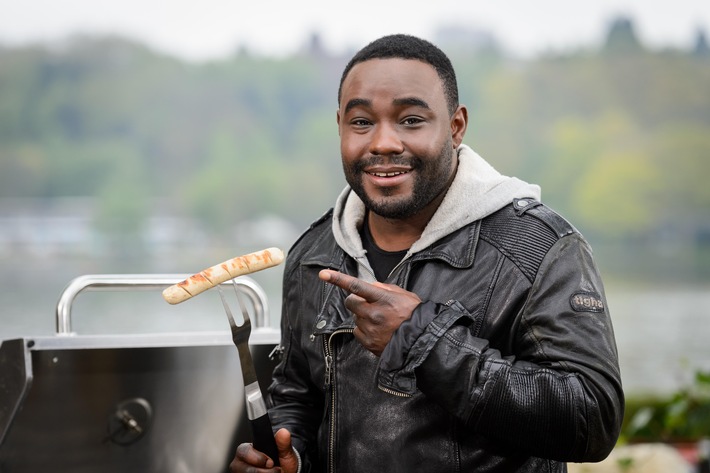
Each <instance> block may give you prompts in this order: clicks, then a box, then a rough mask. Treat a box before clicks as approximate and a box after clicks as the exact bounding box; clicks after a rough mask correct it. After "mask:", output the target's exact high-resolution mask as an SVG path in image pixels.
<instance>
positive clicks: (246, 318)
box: [232, 279, 251, 328]
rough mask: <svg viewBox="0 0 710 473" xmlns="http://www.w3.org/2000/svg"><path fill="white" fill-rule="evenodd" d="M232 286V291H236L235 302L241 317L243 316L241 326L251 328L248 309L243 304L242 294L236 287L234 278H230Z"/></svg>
mask: <svg viewBox="0 0 710 473" xmlns="http://www.w3.org/2000/svg"><path fill="white" fill-rule="evenodd" d="M232 287H233V288H234V292H236V293H237V303H238V305H239V308H240V309H241V311H242V317H243V318H244V322H243V324H242V325H241V327H250V328H251V321H250V320H249V311H248V310H247V306H246V305H245V304H244V297H243V296H242V291H240V290H239V288H238V287H237V280H236V279H232Z"/></svg>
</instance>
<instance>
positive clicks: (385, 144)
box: [370, 123, 404, 155]
mask: <svg viewBox="0 0 710 473" xmlns="http://www.w3.org/2000/svg"><path fill="white" fill-rule="evenodd" d="M370 153H372V154H373V155H388V154H402V153H404V144H403V143H402V140H401V139H400V137H399V133H397V128H396V125H391V124H389V123H378V124H377V126H376V127H375V129H374V133H373V134H372V140H371V141H370Z"/></svg>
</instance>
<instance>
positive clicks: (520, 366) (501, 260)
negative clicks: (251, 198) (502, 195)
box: [270, 200, 623, 473]
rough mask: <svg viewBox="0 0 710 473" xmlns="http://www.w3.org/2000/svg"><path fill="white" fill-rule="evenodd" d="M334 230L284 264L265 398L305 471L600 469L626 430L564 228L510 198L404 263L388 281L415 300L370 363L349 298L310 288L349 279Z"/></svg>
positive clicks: (585, 282) (606, 349) (553, 217)
mask: <svg viewBox="0 0 710 473" xmlns="http://www.w3.org/2000/svg"><path fill="white" fill-rule="evenodd" d="M521 202H522V203H521ZM523 204H526V205H523ZM330 217H331V216H330V213H329V214H326V215H325V216H324V217H323V218H322V219H321V220H320V221H318V222H316V223H315V224H313V226H312V227H311V228H310V229H309V230H308V231H307V232H306V233H305V234H304V235H303V236H302V237H301V239H300V240H299V241H298V242H297V243H296V244H295V245H294V247H293V248H292V249H291V250H290V252H289V255H288V258H287V263H286V268H285V273H284V293H283V316H282V325H281V327H282V347H283V350H284V351H283V359H282V361H281V363H280V364H279V366H278V367H277V368H276V370H275V372H274V382H273V383H272V385H271V387H270V397H271V400H272V402H273V406H272V408H271V409H270V415H271V418H272V422H273V423H274V427H275V428H278V427H286V428H288V429H289V430H290V431H291V432H292V435H293V442H294V447H295V448H296V449H297V450H299V452H300V454H301V456H302V458H303V460H304V467H303V470H304V471H313V472H339V473H340V472H367V473H371V472H379V471H382V472H384V471H386V472H437V473H441V472H474V471H475V472H505V473H510V472H516V471H521V472H563V471H566V469H567V467H566V462H586V461H599V460H601V459H603V458H605V457H606V456H607V455H608V453H609V452H610V451H611V449H612V448H613V446H614V444H615V442H616V440H617V437H618V434H619V429H620V425H621V420H622V417H623V393H622V388H621V381H620V374H619V368H618V362H617V352H616V345H615V341H614V334H613V329H612V325H611V320H610V318H609V313H608V310H607V305H606V300H605V297H604V290H603V287H602V282H601V280H600V278H599V275H598V272H597V269H596V268H595V265H594V262H593V260H592V253H591V249H590V248H589V246H588V244H587V243H586V242H585V241H584V239H583V238H582V236H581V235H580V234H579V233H578V232H577V231H576V230H575V229H574V228H573V227H572V226H570V225H569V224H568V223H567V222H566V221H565V220H564V219H562V218H561V217H560V216H558V215H557V214H555V213H554V212H552V211H551V210H550V209H549V208H547V207H545V206H544V205H541V204H539V203H537V202H534V203H532V204H530V203H529V202H524V201H517V200H516V201H515V202H513V203H511V205H509V206H507V207H505V208H503V209H501V210H499V211H498V212H496V213H494V214H493V215H490V216H488V217H486V218H484V219H483V220H481V221H477V222H474V223H472V224H470V225H467V226H465V227H463V228H461V229H460V230H457V231H455V232H454V233H452V234H450V235H449V236H447V237H445V238H443V239H441V240H440V241H438V242H437V243H435V244H434V245H432V246H430V247H429V248H428V249H426V250H424V251H421V252H419V253H417V254H415V255H413V256H412V257H411V258H409V259H408V260H405V262H404V263H403V264H401V265H400V266H399V267H398V268H396V269H395V271H393V273H392V274H391V275H390V278H389V280H388V282H391V283H394V284H397V285H399V286H401V287H404V288H406V289H408V290H410V291H413V292H415V293H416V294H417V295H419V297H420V298H421V299H422V301H424V302H423V303H422V304H421V305H420V306H419V307H418V308H417V309H416V310H415V312H414V314H413V316H412V318H411V319H410V320H409V321H408V322H405V323H404V324H403V325H402V326H401V327H400V328H399V329H398V330H397V331H396V332H395V335H394V337H393V338H392V340H391V341H390V343H389V344H388V346H387V348H386V349H385V351H384V352H383V354H382V356H381V357H380V358H378V357H376V356H375V355H373V354H372V353H370V352H369V351H367V350H365V349H364V348H363V347H362V346H361V345H360V344H359V343H358V342H357V341H356V340H355V339H354V337H353V335H352V329H353V320H352V317H351V315H350V314H349V313H348V311H347V310H346V309H345V307H344V303H343V300H344V298H345V297H346V294H345V292H344V291H342V290H341V289H339V288H335V287H334V286H332V285H327V284H325V283H323V282H322V281H320V280H319V279H318V271H320V270H321V269H323V268H332V269H336V270H339V271H342V272H346V273H349V274H353V275H357V267H356V263H355V262H354V260H353V259H352V258H350V257H348V256H347V255H346V254H345V253H344V252H343V251H342V249H341V248H340V247H338V245H337V244H336V243H335V240H334V239H333V235H332V231H331V221H330Z"/></svg>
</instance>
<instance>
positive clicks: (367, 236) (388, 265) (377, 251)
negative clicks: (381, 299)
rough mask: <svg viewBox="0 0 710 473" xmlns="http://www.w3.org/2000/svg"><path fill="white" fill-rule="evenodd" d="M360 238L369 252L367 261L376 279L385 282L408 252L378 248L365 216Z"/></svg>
mask: <svg viewBox="0 0 710 473" xmlns="http://www.w3.org/2000/svg"><path fill="white" fill-rule="evenodd" d="M360 238H361V239H362V247H363V248H364V249H365V251H367V259H368V260H369V261H370V266H372V269H373V270H374V271H375V278H377V280H378V281H380V282H384V281H385V280H386V279H387V276H389V274H390V273H391V272H392V270H393V269H394V267H395V266H397V264H398V263H399V262H400V261H402V258H404V255H406V254H407V250H401V251H385V250H383V249H381V248H380V247H378V246H377V245H376V244H375V240H374V239H373V238H372V234H371V233H370V225H368V223H367V215H365V221H364V222H363V223H362V227H361V228H360Z"/></svg>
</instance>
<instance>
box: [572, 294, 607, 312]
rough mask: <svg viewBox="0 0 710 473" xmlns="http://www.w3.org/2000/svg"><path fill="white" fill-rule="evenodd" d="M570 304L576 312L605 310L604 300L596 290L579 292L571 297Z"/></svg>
mask: <svg viewBox="0 0 710 473" xmlns="http://www.w3.org/2000/svg"><path fill="white" fill-rule="evenodd" d="M569 304H570V305H571V306H572V309H573V310H574V311H576V312H604V301H603V300H602V298H601V296H600V295H599V294H597V293H594V292H578V293H576V294H572V296H571V297H570V298H569Z"/></svg>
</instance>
